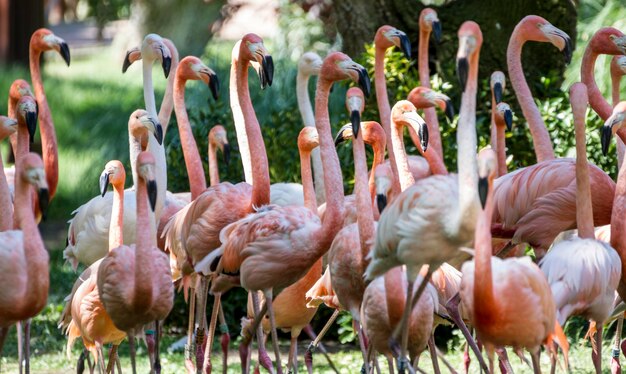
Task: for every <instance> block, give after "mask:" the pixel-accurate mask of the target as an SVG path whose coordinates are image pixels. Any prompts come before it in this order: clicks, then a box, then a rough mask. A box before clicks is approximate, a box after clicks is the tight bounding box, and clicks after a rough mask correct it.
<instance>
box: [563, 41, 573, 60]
mask: <svg viewBox="0 0 626 374" xmlns="http://www.w3.org/2000/svg"><path fill="white" fill-rule="evenodd" d="M563 40H565V48H563V57H564V58H565V65H569V63H570V62H572V40H571V39H570V38H563Z"/></svg>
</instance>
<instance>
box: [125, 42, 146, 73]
mask: <svg viewBox="0 0 626 374" xmlns="http://www.w3.org/2000/svg"><path fill="white" fill-rule="evenodd" d="M140 58H141V50H140V49H139V47H135V48H132V49H129V50H128V51H126V56H125V57H124V64H123V65H122V74H124V73H126V70H128V68H129V67H130V65H132V64H133V62H135V61H137V60H139V59H140Z"/></svg>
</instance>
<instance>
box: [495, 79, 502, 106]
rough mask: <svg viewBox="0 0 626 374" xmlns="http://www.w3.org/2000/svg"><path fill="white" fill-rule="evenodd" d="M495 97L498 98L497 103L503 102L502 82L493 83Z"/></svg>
mask: <svg viewBox="0 0 626 374" xmlns="http://www.w3.org/2000/svg"><path fill="white" fill-rule="evenodd" d="M493 97H494V99H495V100H496V104H500V103H501V102H502V83H500V82H496V83H494V85H493Z"/></svg>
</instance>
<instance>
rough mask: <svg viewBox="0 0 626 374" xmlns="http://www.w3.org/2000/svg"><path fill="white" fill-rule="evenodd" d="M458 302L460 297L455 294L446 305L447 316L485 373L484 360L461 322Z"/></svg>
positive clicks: (485, 365)
mask: <svg viewBox="0 0 626 374" xmlns="http://www.w3.org/2000/svg"><path fill="white" fill-rule="evenodd" d="M460 301H461V295H460V294H459V293H457V294H456V295H454V296H453V297H452V298H451V299H450V300H449V301H448V302H447V303H446V310H447V311H448V315H449V316H450V318H451V319H452V321H454V324H455V325H457V327H458V328H459V329H460V330H461V332H462V333H463V336H464V337H465V340H467V344H469V346H470V348H472V351H474V354H475V355H476V358H477V359H478V363H479V364H480V367H481V368H482V369H483V370H484V371H487V370H488V368H487V364H486V363H485V360H484V359H483V355H482V354H481V353H480V349H478V345H477V344H476V342H475V341H474V338H473V337H472V334H471V333H470V331H469V329H468V328H467V326H466V325H465V322H463V319H462V318H461V314H460V313H459V302H460Z"/></svg>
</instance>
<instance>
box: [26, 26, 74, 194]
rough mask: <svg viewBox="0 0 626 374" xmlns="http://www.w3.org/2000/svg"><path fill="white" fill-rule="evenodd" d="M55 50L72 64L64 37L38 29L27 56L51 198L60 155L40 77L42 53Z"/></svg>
mask: <svg viewBox="0 0 626 374" xmlns="http://www.w3.org/2000/svg"><path fill="white" fill-rule="evenodd" d="M51 50H55V51H57V52H58V53H59V54H61V57H63V60H65V63H66V64H67V66H70V49H69V47H68V46H67V43H65V40H63V39H61V38H59V37H58V36H56V35H54V34H53V33H52V31H50V30H48V29H39V30H36V31H35V32H34V33H33V35H32V36H31V38H30V45H29V49H28V59H29V64H30V77H31V80H32V82H33V86H34V88H35V96H36V97H37V104H38V106H39V127H40V130H39V131H41V147H42V154H43V161H44V164H45V166H46V178H48V186H49V188H50V199H52V198H53V197H54V194H55V193H56V190H57V183H58V182H59V156H58V150H57V138H56V133H55V131H54V123H53V122H52V115H51V113H50V108H49V107H48V100H47V99H46V93H45V91H44V89H43V81H42V80H41V69H40V65H39V61H40V60H41V53H42V52H45V51H51Z"/></svg>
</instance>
